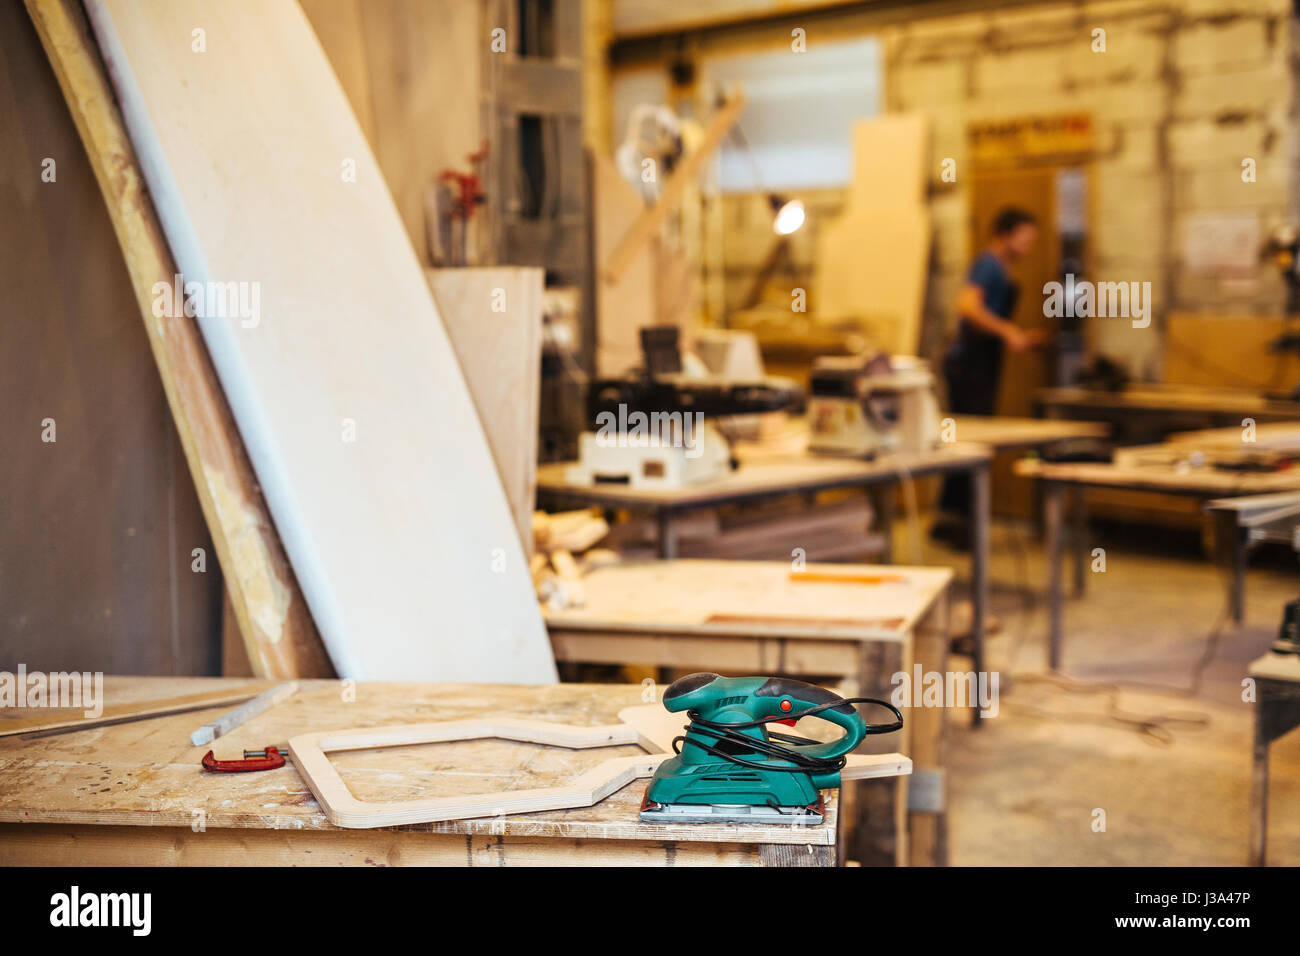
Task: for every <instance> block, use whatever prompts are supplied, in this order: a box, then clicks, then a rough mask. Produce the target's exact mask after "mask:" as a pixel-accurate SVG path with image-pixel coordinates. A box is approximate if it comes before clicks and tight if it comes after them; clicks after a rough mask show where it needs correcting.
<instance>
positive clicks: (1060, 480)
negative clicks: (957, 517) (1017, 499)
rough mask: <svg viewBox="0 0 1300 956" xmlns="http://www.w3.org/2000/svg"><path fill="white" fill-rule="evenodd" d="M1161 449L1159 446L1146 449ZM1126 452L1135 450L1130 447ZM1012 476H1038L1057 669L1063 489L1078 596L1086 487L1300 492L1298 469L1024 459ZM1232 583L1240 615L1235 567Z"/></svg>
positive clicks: (1212, 493)
mask: <svg viewBox="0 0 1300 956" xmlns="http://www.w3.org/2000/svg"><path fill="white" fill-rule="evenodd" d="M1151 448H1153V449H1157V450H1159V449H1164V448H1166V446H1164V445H1154V446H1151ZM1128 451H1129V452H1133V451H1135V450H1134V449H1129V450H1128ZM1015 472H1016V474H1018V475H1023V476H1025V477H1030V478H1037V479H1039V480H1040V481H1041V482H1042V486H1043V528H1044V533H1045V539H1046V544H1045V546H1046V552H1047V598H1048V618H1049V622H1050V623H1049V631H1048V633H1049V661H1050V664H1051V666H1052V667H1053V668H1054V669H1056V668H1059V667H1060V666H1061V656H1062V651H1063V642H1064V635H1063V633H1062V593H1061V564H1062V560H1061V554H1062V550H1063V546H1064V544H1063V542H1064V536H1063V534H1062V524H1063V520H1064V512H1065V506H1064V496H1065V493H1066V491H1067V489H1068V490H1069V491H1070V492H1071V493H1072V497H1073V501H1072V506H1073V514H1074V521H1073V528H1074V531H1073V535H1072V536H1073V538H1074V541H1073V550H1074V552H1075V562H1074V593H1075V594H1076V596H1077V595H1081V594H1082V593H1083V591H1084V586H1085V582H1086V579H1087V573H1086V572H1087V567H1088V547H1087V534H1086V530H1087V520H1086V510H1085V500H1084V494H1083V492H1084V490H1085V489H1087V488H1094V487H1097V488H1122V489H1126V490H1130V491H1144V492H1154V493H1158V494H1165V495H1178V496H1182V497H1187V498H1197V499H1206V500H1209V499H1215V498H1229V497H1237V496H1241V495H1257V494H1264V493H1267V492H1274V491H1295V490H1300V471H1297V470H1294V469H1292V470H1287V471H1276V472H1237V471H1222V470H1219V469H1216V468H1213V467H1210V466H1208V465H1207V466H1201V467H1191V466H1169V465H1164V464H1151V465H1142V464H1131V465H1121V464H1112V463H1107V462H1069V463H1066V462H1060V463H1048V462H1043V461H1035V460H1032V459H1023V460H1021V461H1018V462H1016V466H1015ZM1237 575H1238V576H1237V580H1236V581H1235V582H1234V588H1233V591H1234V594H1236V595H1237V598H1236V600H1235V601H1234V604H1235V607H1234V608H1233V611H1234V613H1235V614H1236V615H1237V616H1238V618H1239V617H1240V612H1241V607H1240V604H1241V600H1242V599H1241V597H1240V595H1241V593H1242V582H1241V577H1240V575H1241V569H1240V566H1239V565H1238V566H1237Z"/></svg>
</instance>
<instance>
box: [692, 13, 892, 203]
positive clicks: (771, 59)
mask: <svg viewBox="0 0 1300 956" xmlns="http://www.w3.org/2000/svg"><path fill="white" fill-rule="evenodd" d="M703 74H704V79H705V81H706V82H707V84H708V86H709V88H711V89H728V88H730V87H731V86H733V85H735V84H737V83H738V84H740V85H741V86H742V87H743V88H744V90H745V97H746V99H747V103H746V105H745V111H744V112H743V113H742V114H741V116H740V124H739V125H740V129H741V131H742V132H743V134H744V138H745V140H746V141H748V143H749V147H750V150H751V152H752V159H751V157H748V156H746V155H745V150H744V149H743V147H742V146H741V145H740V143H739V142H738V141H737V140H736V138H735V137H732V138H729V139H728V141H727V142H726V144H725V145H724V146H723V149H722V154H721V166H720V170H719V177H720V179H719V182H720V184H721V187H722V190H723V191H724V192H754V191H757V190H759V189H767V190H789V189H798V188H804V189H807V188H823V187H837V186H844V185H847V184H848V181H849V177H850V171H851V169H852V164H853V148H852V129H853V124H854V123H855V122H856V121H857V120H859V119H862V118H864V117H868V116H875V115H876V114H877V113H879V112H880V101H881V80H880V74H881V51H880V42H879V41H878V40H876V39H874V38H871V37H867V38H863V39H861V40H852V41H849V42H844V43H830V44H822V43H817V44H810V45H809V48H808V51H807V52H805V53H794V52H792V51H790V50H783V51H776V52H763V53H756V54H745V55H739V56H725V57H723V56H718V57H713V58H710V59H708V60H706V61H705V62H704V64H703ZM755 166H757V170H758V176H759V177H761V182H755Z"/></svg>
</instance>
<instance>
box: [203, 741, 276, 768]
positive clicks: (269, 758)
mask: <svg viewBox="0 0 1300 956" xmlns="http://www.w3.org/2000/svg"><path fill="white" fill-rule="evenodd" d="M250 754H251V756H250ZM244 756H245V758H246V759H244V760H218V759H217V758H216V757H215V756H213V754H212V751H211V750H209V751H208V752H207V753H205V754H204V755H203V769H204V770H210V771H212V772H213V773H251V772H253V771H254V770H275V769H276V768H277V767H283V766H284V758H285V757H286V756H287V754H285V752H284V751H282V750H277V749H276V748H275V747H267V748H266V749H265V750H261V751H248V750H245V751H244Z"/></svg>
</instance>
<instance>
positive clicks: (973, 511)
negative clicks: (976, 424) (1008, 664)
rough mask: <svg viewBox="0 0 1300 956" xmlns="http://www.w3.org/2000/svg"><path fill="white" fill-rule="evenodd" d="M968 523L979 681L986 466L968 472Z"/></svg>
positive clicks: (985, 594) (975, 719)
mask: <svg viewBox="0 0 1300 956" xmlns="http://www.w3.org/2000/svg"><path fill="white" fill-rule="evenodd" d="M970 479H971V481H970V485H971V491H970V497H971V502H970V504H971V508H970V522H971V543H970V560H971V573H970V577H971V596H970V602H971V615H970V624H971V642H972V645H973V650H972V653H971V656H972V659H973V660H972V663H973V664H974V667H975V679H976V680H979V679H981V678H982V677H983V676H984V674H985V673H986V671H985V663H984V632H985V630H986V627H987V621H988V610H989V510H990V507H991V497H992V496H991V494H990V483H991V480H990V465H989V463H988V462H983V463H981V464H979V465H977V466H976V467H975V468H972V469H971V476H970ZM971 721H972V724H973V726H976V727H978V726H979V721H980V709H979V707H978V706H976V708H975V710H974V713H973V715H972V717H971Z"/></svg>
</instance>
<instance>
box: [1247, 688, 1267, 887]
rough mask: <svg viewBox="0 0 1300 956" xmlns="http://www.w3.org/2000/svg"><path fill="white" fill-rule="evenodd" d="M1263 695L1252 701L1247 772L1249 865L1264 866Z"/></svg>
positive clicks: (1265, 796)
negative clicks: (1252, 734)
mask: <svg viewBox="0 0 1300 956" xmlns="http://www.w3.org/2000/svg"><path fill="white" fill-rule="evenodd" d="M1265 706H1267V704H1266V702H1265V700H1264V698H1263V695H1262V694H1261V695H1260V697H1259V698H1258V699H1257V700H1256V702H1255V744H1254V752H1253V759H1252V763H1251V773H1250V865H1251V866H1264V865H1265V857H1266V854H1267V850H1268V737H1267V735H1266V734H1265V732H1264V714H1263V708H1264V707H1265Z"/></svg>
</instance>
